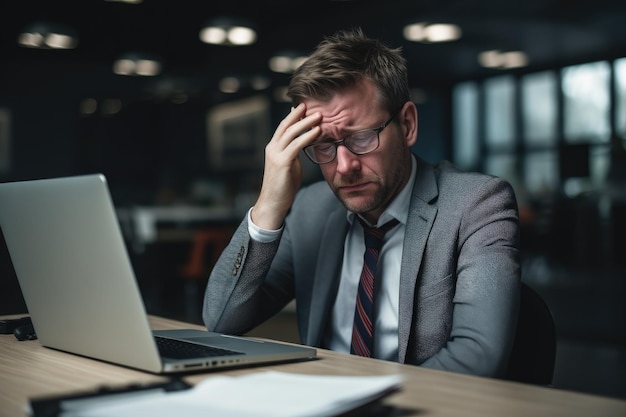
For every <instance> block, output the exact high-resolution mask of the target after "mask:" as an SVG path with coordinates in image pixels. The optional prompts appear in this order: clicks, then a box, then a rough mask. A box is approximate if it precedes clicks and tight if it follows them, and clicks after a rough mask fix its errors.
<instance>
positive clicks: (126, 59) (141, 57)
mask: <svg viewBox="0 0 626 417" xmlns="http://www.w3.org/2000/svg"><path fill="white" fill-rule="evenodd" d="M161 66H162V65H161V61H160V60H159V59H158V58H157V57H155V56H152V55H150V54H145V53H139V52H130V53H126V54H124V55H122V56H121V57H120V58H119V59H117V60H116V61H115V62H114V63H113V72H114V73H116V74H117V75H138V76H144V77H153V76H155V75H159V74H160V73H161Z"/></svg>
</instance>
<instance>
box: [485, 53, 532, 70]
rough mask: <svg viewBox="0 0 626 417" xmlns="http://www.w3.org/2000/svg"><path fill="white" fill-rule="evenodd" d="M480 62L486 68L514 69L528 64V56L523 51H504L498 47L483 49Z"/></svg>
mask: <svg viewBox="0 0 626 417" xmlns="http://www.w3.org/2000/svg"><path fill="white" fill-rule="evenodd" d="M478 62H479V63H480V65H482V66H483V67H485V68H497V69H512V68H521V67H525V66H526V65H528V56H527V55H526V54H525V53H524V52H522V51H509V52H502V51H499V50H497V49H493V50H489V51H483V52H481V53H480V54H479V55H478Z"/></svg>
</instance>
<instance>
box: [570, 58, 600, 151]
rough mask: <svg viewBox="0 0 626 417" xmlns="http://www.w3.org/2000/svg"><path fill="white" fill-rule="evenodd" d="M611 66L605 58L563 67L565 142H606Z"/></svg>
mask: <svg viewBox="0 0 626 417" xmlns="http://www.w3.org/2000/svg"><path fill="white" fill-rule="evenodd" d="M609 85H610V66H609V64H608V63H607V62H605V61H602V62H594V63H590V64H582V65H574V66H570V67H566V68H564V69H563V70H562V89H563V117H564V120H563V121H564V132H563V133H564V136H565V142H566V143H607V142H608V140H609V134H610V132H611V124H610V113H609V109H610V94H609V88H610V87H609Z"/></svg>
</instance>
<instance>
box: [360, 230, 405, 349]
mask: <svg viewBox="0 0 626 417" xmlns="http://www.w3.org/2000/svg"><path fill="white" fill-rule="evenodd" d="M359 221H360V222H361V225H362V226H363V230H364V237H365V254H364V255H363V270H362V271H361V280H360V282H359V290H358V292H357V296H356V309H355V312H354V326H353V328H352V346H351V347H350V353H352V354H356V355H360V356H368V357H371V356H372V353H373V347H374V342H373V341H374V326H373V321H374V274H375V273H376V263H377V262H378V253H379V252H380V248H381V247H382V246H383V237H384V236H385V233H387V231H389V230H390V229H392V228H393V227H394V226H395V225H397V224H398V220H396V219H393V220H390V221H388V222H387V223H385V224H384V225H382V226H381V227H378V228H377V227H370V226H368V225H367V224H365V222H363V221H362V220H361V219H360V218H359Z"/></svg>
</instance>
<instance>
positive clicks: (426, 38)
mask: <svg viewBox="0 0 626 417" xmlns="http://www.w3.org/2000/svg"><path fill="white" fill-rule="evenodd" d="M402 33H403V35H404V38H405V39H406V40H409V41H413V42H424V43H435V42H450V41H455V40H457V39H459V38H461V35H462V31H461V28H460V27H459V26H457V25H454V24H451V23H426V22H421V23H412V24H409V25H406V26H405V27H404V29H403V32H402Z"/></svg>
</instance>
